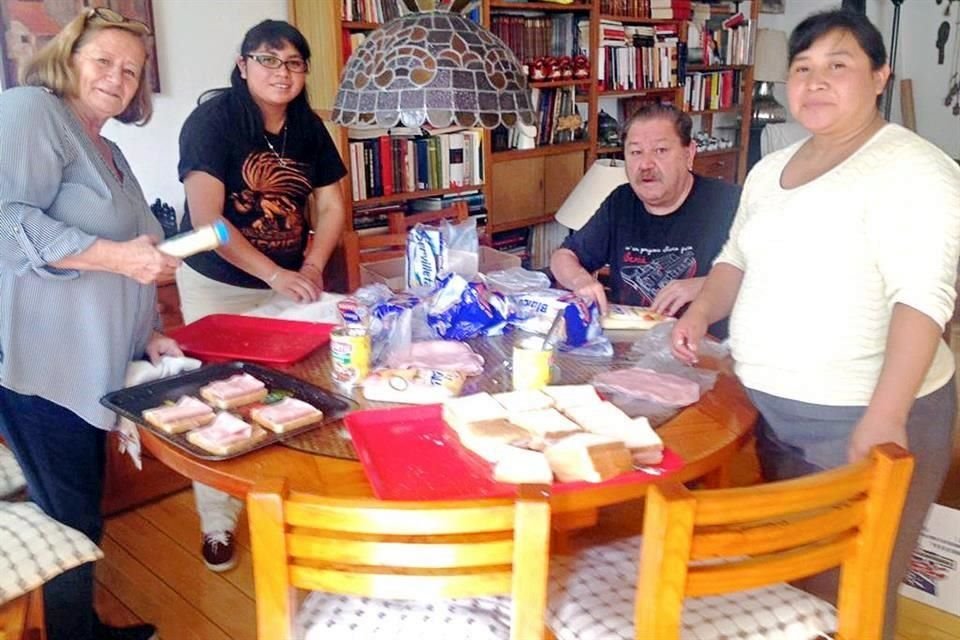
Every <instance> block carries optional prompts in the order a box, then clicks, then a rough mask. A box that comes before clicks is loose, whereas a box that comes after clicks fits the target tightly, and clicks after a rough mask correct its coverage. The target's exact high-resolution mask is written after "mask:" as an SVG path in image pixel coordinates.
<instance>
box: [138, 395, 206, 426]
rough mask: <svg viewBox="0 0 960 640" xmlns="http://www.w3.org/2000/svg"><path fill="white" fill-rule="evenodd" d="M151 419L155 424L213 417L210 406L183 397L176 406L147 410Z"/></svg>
mask: <svg viewBox="0 0 960 640" xmlns="http://www.w3.org/2000/svg"><path fill="white" fill-rule="evenodd" d="M149 413H150V416H151V418H153V419H154V420H156V421H157V422H179V421H181V420H189V419H190V418H202V417H204V416H209V415H213V409H211V408H210V405H208V404H206V403H204V402H201V401H200V400H197V399H196V398H194V397H193V396H183V397H182V398H180V399H179V400H178V401H177V404H174V405H170V406H168V407H157V408H156V409H150V410H149Z"/></svg>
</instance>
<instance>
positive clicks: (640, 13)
mask: <svg viewBox="0 0 960 640" xmlns="http://www.w3.org/2000/svg"><path fill="white" fill-rule="evenodd" d="M718 4H719V5H721V6H722V7H723V8H729V7H730V6H731V3H730V2H717V1H716V0H711V2H693V1H691V0H600V13H603V14H606V15H611V16H624V17H630V18H649V19H651V20H690V19H692V18H694V16H695V15H703V14H704V12H705V13H706V14H707V15H709V13H710V7H711V6H717V5H718Z"/></svg>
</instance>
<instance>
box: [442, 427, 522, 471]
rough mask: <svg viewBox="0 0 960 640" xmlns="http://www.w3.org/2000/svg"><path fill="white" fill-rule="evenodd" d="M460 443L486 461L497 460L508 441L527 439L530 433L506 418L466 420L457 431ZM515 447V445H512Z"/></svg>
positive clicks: (508, 444)
mask: <svg viewBox="0 0 960 640" xmlns="http://www.w3.org/2000/svg"><path fill="white" fill-rule="evenodd" d="M457 436H458V437H459V438H460V444H462V445H463V446H464V447H465V448H466V449H469V450H470V451H473V452H474V453H475V454H477V455H478V456H480V457H481V458H483V459H484V460H486V461H487V462H497V461H498V460H499V459H500V457H501V456H502V455H503V453H504V451H505V450H507V449H510V448H512V447H510V443H511V442H516V441H527V440H529V438H530V433H529V432H527V431H526V430H524V429H521V428H520V427H518V426H516V425H513V424H510V423H509V422H507V421H506V420H504V419H502V418H499V419H497V420H481V421H479V422H467V423H465V424H464V425H462V427H461V429H460V430H459V431H458V432H457ZM514 448H515V447H514Z"/></svg>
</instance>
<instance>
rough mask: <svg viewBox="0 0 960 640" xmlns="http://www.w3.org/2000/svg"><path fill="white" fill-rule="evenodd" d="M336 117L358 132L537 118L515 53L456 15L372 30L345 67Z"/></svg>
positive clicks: (403, 20) (432, 15)
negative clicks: (399, 127) (360, 130)
mask: <svg viewBox="0 0 960 640" xmlns="http://www.w3.org/2000/svg"><path fill="white" fill-rule="evenodd" d="M332 119H333V121H334V122H336V123H338V124H341V125H344V126H348V127H353V128H358V129H363V128H384V129H385V128H391V127H396V126H398V125H402V126H404V127H420V126H424V125H429V126H432V127H437V128H439V127H448V126H462V127H485V128H488V129H492V128H495V127H497V126H499V125H501V124H502V125H505V126H507V127H513V126H515V125H516V124H517V123H518V122H522V123H524V124H528V125H532V124H534V120H535V118H534V112H533V106H532V104H531V101H530V90H529V88H528V86H527V80H526V77H525V76H524V75H523V73H522V71H521V69H520V64H519V62H518V61H517V58H516V56H515V55H514V53H513V52H512V51H511V50H510V49H509V48H508V47H507V46H506V45H505V44H504V43H503V41H502V40H500V39H499V38H497V37H496V36H495V35H493V34H492V33H490V32H489V31H488V30H487V29H485V28H483V27H482V26H480V25H478V24H477V23H475V22H473V21H471V20H468V19H467V18H465V17H464V16H462V15H460V14H459V13H456V12H454V11H426V12H416V13H411V14H409V15H404V16H400V17H398V18H394V19H393V20H391V21H390V22H388V23H387V24H385V25H383V26H382V27H380V28H379V29H377V30H376V31H374V32H372V33H371V34H370V36H369V37H368V38H367V39H366V40H365V41H364V42H363V44H362V45H361V46H360V47H358V48H357V49H356V51H354V52H353V54H352V55H351V56H350V59H349V60H348V61H347V64H346V66H345V67H344V69H343V76H342V78H341V80H340V90H339V91H338V92H337V97H336V100H335V101H334V105H333V117H332Z"/></svg>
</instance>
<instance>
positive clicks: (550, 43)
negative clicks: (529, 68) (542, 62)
mask: <svg viewBox="0 0 960 640" xmlns="http://www.w3.org/2000/svg"><path fill="white" fill-rule="evenodd" d="M589 28H590V19H589V17H587V16H581V15H574V14H568V13H562V14H554V15H551V16H543V15H534V16H530V15H501V14H495V15H492V16H491V17H490V31H492V32H493V34H494V35H496V36H497V37H498V38H500V39H501V40H503V42H504V43H505V44H506V45H507V46H508V47H510V50H511V51H513V52H514V53H515V54H516V55H517V59H518V60H520V61H521V62H527V61H532V60H535V59H536V58H541V57H545V56H568V55H576V54H578V53H581V52H584V53H585V52H586V51H588V50H589V49H590V46H589Z"/></svg>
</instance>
